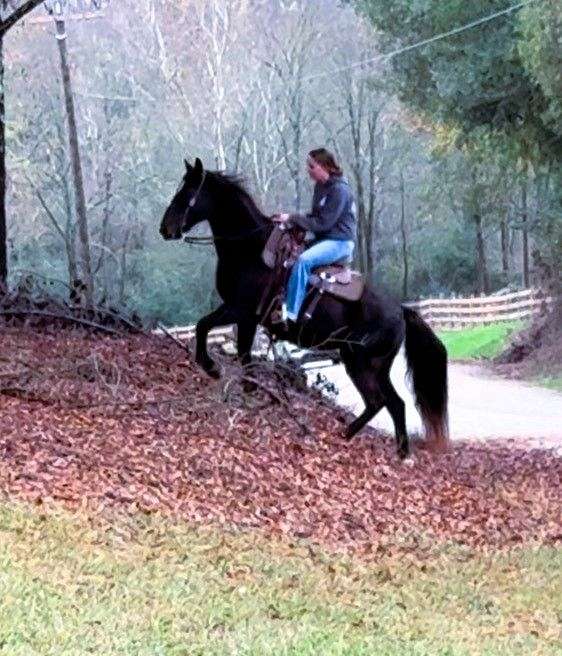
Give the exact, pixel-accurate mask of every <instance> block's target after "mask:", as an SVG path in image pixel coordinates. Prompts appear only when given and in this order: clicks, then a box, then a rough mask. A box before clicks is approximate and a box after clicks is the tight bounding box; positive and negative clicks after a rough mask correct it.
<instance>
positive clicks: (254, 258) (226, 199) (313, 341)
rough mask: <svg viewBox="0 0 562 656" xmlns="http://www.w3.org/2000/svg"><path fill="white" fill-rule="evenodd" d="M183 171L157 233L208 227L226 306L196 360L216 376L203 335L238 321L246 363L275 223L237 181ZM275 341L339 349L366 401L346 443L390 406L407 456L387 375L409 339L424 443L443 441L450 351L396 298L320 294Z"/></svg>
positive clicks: (204, 323)
mask: <svg viewBox="0 0 562 656" xmlns="http://www.w3.org/2000/svg"><path fill="white" fill-rule="evenodd" d="M185 166H186V173H185V175H184V178H183V181H182V183H181V186H180V188H179V190H178V191H177V193H176V195H175V196H174V198H173V199H172V202H171V203H170V206H169V207H168V209H167V210H166V212H165V214H164V217H163V219H162V224H161V226H160V233H161V235H162V237H164V239H180V238H181V237H182V235H183V234H184V233H187V232H188V231H189V230H191V228H193V226H195V225H196V224H198V223H200V222H202V221H204V220H207V221H208V222H209V224H210V227H211V231H212V233H213V237H212V243H214V245H215V248H216V252H217V256H218V265H217V272H216V289H217V292H218V293H219V295H220V297H221V299H222V300H223V303H222V305H221V306H220V307H218V308H217V309H216V310H215V311H214V312H211V313H210V314H208V315H207V316H205V317H203V318H202V319H201V320H200V321H199V323H198V324H197V330H196V339H197V346H196V361H197V362H198V363H199V364H200V365H201V366H202V367H203V369H204V370H205V371H206V372H207V373H208V374H209V375H210V376H213V377H215V378H218V377H219V371H218V368H217V366H216V364H215V363H214V362H213V360H212V359H211V357H210V356H209V353H208V352H207V335H208V333H209V331H210V330H212V329H213V328H216V327H218V326H224V325H228V324H236V325H237V327H238V355H239V357H240V358H241V360H242V363H243V364H248V363H249V362H250V360H251V355H250V350H251V347H252V342H253V340H254V336H255V333H256V329H257V326H258V323H260V318H259V317H258V315H257V308H258V306H259V303H260V300H261V297H262V295H263V291H264V289H265V288H266V286H267V285H268V283H269V281H270V278H271V276H272V275H273V273H272V271H271V269H269V268H267V267H266V266H265V264H264V263H263V262H262V258H261V255H262V251H263V249H264V246H265V243H266V241H267V238H268V237H269V235H270V233H271V230H272V229H273V224H272V222H271V220H270V219H269V218H268V217H266V216H265V215H264V214H262V212H261V211H260V210H259V209H258V208H257V206H256V204H255V202H254V201H253V199H252V198H251V197H250V195H249V194H248V193H247V192H246V191H245V189H244V188H243V187H242V185H241V184H240V182H239V181H238V180H237V179H235V178H233V177H229V176H227V175H224V174H222V173H217V172H210V171H205V170H204V168H203V165H202V163H201V160H200V159H196V160H195V166H191V165H190V164H189V163H188V162H187V161H185ZM263 324H264V327H265V328H266V329H267V330H269V331H270V332H271V333H272V334H274V335H276V329H277V330H279V328H276V325H275V324H274V325H271V324H270V323H269V320H265V321H264V322H263ZM276 336H277V337H281V338H282V339H287V340H288V341H292V342H294V343H298V345H299V346H303V347H306V348H308V347H315V348H321V349H330V350H334V349H338V350H339V351H340V353H341V357H342V361H343V363H344V365H345V368H346V371H347V373H348V375H349V377H350V378H351V380H352V381H353V383H354V384H355V386H356V387H357V389H358V390H359V393H360V394H361V396H362V398H363V401H364V403H365V410H364V412H363V413H362V414H361V415H360V416H359V417H357V419H355V420H354V421H353V422H352V423H351V424H350V426H349V427H348V429H347V431H346V437H347V438H351V437H352V436H353V435H355V434H356V433H357V432H358V431H359V430H361V429H362V428H363V426H365V424H367V422H369V421H370V420H371V419H372V418H373V417H374V416H375V415H376V414H377V413H378V412H379V410H381V408H383V407H386V408H387V409H388V411H389V412H390V415H391V416H392V420H393V423H394V428H395V432H396V440H397V444H398V453H399V455H400V457H401V458H405V457H406V456H407V455H408V453H409V443H408V435H407V432H406V421H405V411H404V402H403V400H402V399H401V398H400V397H399V396H398V394H397V393H396V390H395V389H394V387H393V385H392V383H391V381H390V376H389V373H390V367H391V365H392V361H393V360H394V358H395V356H396V354H397V352H398V350H399V349H400V346H401V344H402V342H403V341H404V340H405V347H406V358H407V363H408V370H409V373H410V375H411V378H412V382H413V388H414V393H415V396H416V403H417V406H418V408H419V410H420V413H421V415H422V419H423V422H424V427H425V430H426V437H427V439H428V440H429V441H441V442H444V441H445V440H446V439H447V352H446V350H445V347H444V346H443V344H442V343H441V342H440V341H439V339H438V338H437V337H436V335H435V334H434V333H433V331H432V330H431V328H430V327H429V326H428V325H427V324H426V323H425V322H424V321H423V320H422V319H421V317H420V316H419V315H418V314H417V313H416V312H414V311H413V310H410V309H408V308H405V307H402V306H401V304H400V303H399V302H398V301H397V300H395V299H392V298H389V297H387V296H386V295H385V294H383V293H382V292H381V291H379V290H376V289H372V288H371V287H366V289H365V292H364V294H363V296H362V298H361V299H360V300H359V301H357V302H355V303H351V302H348V301H343V300H339V299H337V298H335V297H332V296H330V295H328V294H324V295H323V296H322V299H321V301H320V302H319V303H318V305H317V306H316V309H315V310H314V313H313V315H312V318H311V319H309V320H308V321H306V322H304V323H299V324H298V325H297V326H295V327H294V328H293V331H292V334H289V335H287V334H279V333H278V334H277V335H276Z"/></svg>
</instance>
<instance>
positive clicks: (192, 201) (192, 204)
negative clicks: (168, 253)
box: [180, 171, 207, 234]
mask: <svg viewBox="0 0 562 656" xmlns="http://www.w3.org/2000/svg"><path fill="white" fill-rule="evenodd" d="M206 177H207V171H203V174H202V176H201V182H200V183H199V186H198V187H197V190H196V191H195V193H194V194H193V196H192V197H191V199H190V201H189V203H188V204H187V207H186V208H185V212H184V213H183V217H182V220H181V228H180V230H181V234H183V233H184V231H185V228H186V226H187V217H188V216H189V210H191V209H193V208H194V207H195V204H196V203H197V199H198V198H199V194H200V193H201V189H203V185H204V184H205V179H206Z"/></svg>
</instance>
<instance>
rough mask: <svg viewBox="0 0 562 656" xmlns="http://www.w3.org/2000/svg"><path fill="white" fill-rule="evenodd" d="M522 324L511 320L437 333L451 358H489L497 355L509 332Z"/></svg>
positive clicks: (519, 327)
mask: <svg viewBox="0 0 562 656" xmlns="http://www.w3.org/2000/svg"><path fill="white" fill-rule="evenodd" d="M523 326H524V324H523V322H521V321H513V322H505V323H496V324H491V325H489V326H476V327H474V328H465V329H463V330H445V331H442V332H440V333H439V338H440V339H441V340H442V341H443V343H444V344H445V346H446V347H447V351H448V353H449V357H450V358H451V359H452V360H473V359H480V358H486V359H490V358H494V357H495V356H496V355H499V354H500V353H501V352H502V351H503V349H504V348H505V346H506V345H507V342H508V339H509V337H510V336H511V334H512V333H514V332H516V331H518V330H521V329H522V328H523Z"/></svg>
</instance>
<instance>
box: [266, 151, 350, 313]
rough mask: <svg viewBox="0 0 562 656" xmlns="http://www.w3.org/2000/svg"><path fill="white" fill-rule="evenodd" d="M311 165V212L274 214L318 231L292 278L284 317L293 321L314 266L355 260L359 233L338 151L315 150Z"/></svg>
mask: <svg viewBox="0 0 562 656" xmlns="http://www.w3.org/2000/svg"><path fill="white" fill-rule="evenodd" d="M307 169H308V175H309V176H310V178H311V179H312V180H314V182H315V183H316V184H315V186H314V194H313V197H312V210H311V211H310V213H309V214H279V215H277V216H275V217H274V218H273V220H274V221H276V222H278V223H280V224H284V225H288V226H290V225H294V224H297V225H298V226H300V227H301V228H304V229H305V230H309V231H310V232H313V233H314V235H315V241H314V244H313V245H312V246H310V248H307V249H306V250H305V251H304V253H302V254H301V255H300V257H299V258H298V260H297V262H296V263H295V265H294V266H293V270H292V271H291V276H290V278H289V284H288V286H287V301H286V304H285V305H284V307H283V316H282V320H285V319H288V320H289V321H293V322H296V321H297V319H298V316H299V312H300V309H301V307H302V304H303V302H304V299H305V296H306V288H307V285H308V281H309V278H310V274H311V272H312V270H313V269H315V268H316V267H319V266H322V265H325V264H333V263H334V262H338V261H340V260H345V261H349V260H351V256H352V255H353V248H354V246H355V238H356V234H357V218H356V215H355V202H354V200H353V196H352V194H351V190H350V188H349V184H348V183H347V180H346V179H345V178H344V177H343V171H342V169H341V168H340V166H339V165H338V164H337V162H336V158H335V157H334V155H333V154H332V153H331V152H330V151H328V150H326V149H325V148H318V149H317V150H311V151H310V152H309V153H308V158H307Z"/></svg>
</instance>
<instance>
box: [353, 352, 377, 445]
mask: <svg viewBox="0 0 562 656" xmlns="http://www.w3.org/2000/svg"><path fill="white" fill-rule="evenodd" d="M366 361H368V360H366V359H365V360H364V359H362V358H361V359H360V358H358V357H357V356H353V358H349V359H348V358H345V357H344V365H345V370H346V371H347V374H348V376H349V377H350V378H351V381H352V382H353V384H354V385H355V387H356V388H357V391H358V392H359V394H360V395H361V398H362V399H363V403H364V404H365V410H363V412H362V413H361V414H360V415H359V417H357V419H354V420H353V421H352V422H351V424H349V426H348V427H347V430H346V431H345V438H346V439H348V440H350V439H351V438H352V437H353V436H354V435H356V434H357V433H358V432H359V431H360V430H361V429H362V428H363V427H364V426H365V425H366V424H368V423H369V422H370V421H371V419H373V417H374V416H375V415H376V414H377V413H378V412H379V411H380V410H381V408H382V407H383V406H384V397H383V395H382V392H381V390H380V387H379V385H378V382H377V376H376V371H374V370H373V369H371V368H370V367H369V368H367V367H366V366H365V362H366Z"/></svg>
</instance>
